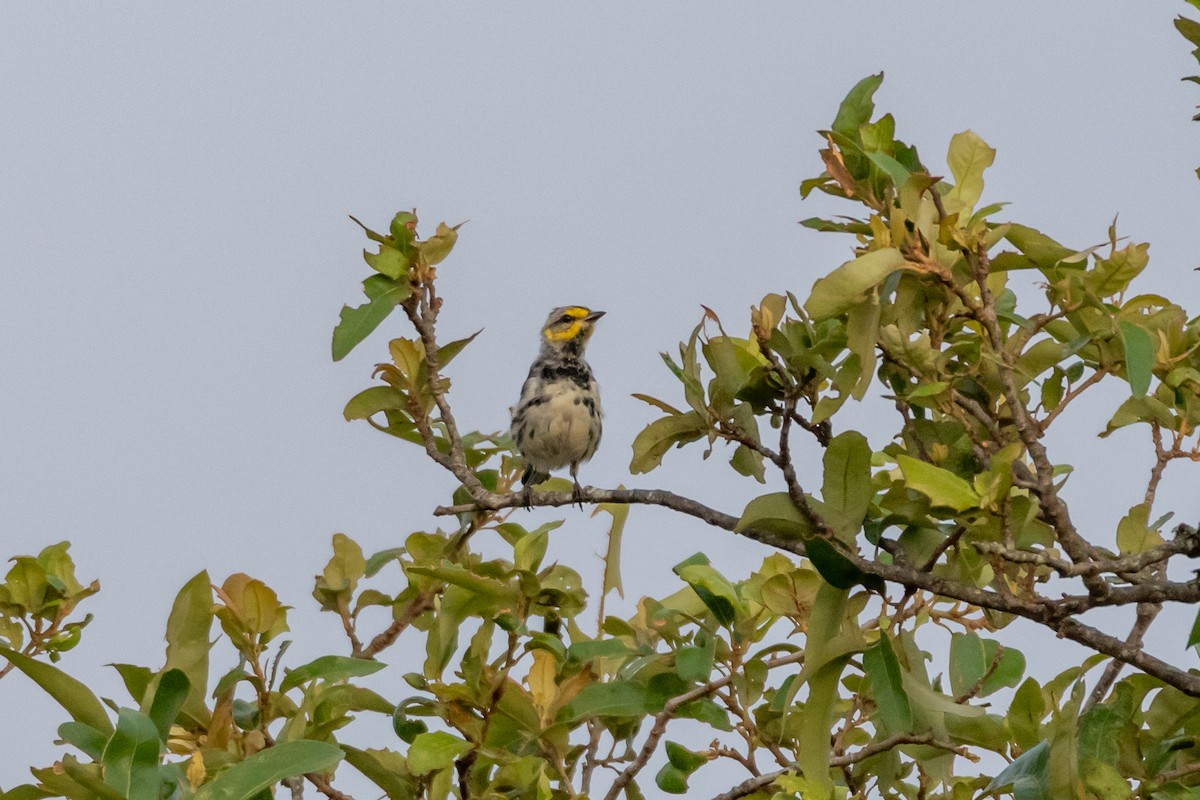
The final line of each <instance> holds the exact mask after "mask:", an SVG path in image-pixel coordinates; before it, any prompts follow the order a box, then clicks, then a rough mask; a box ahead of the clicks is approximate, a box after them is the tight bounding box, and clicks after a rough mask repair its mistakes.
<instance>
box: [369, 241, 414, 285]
mask: <svg viewBox="0 0 1200 800" xmlns="http://www.w3.org/2000/svg"><path fill="white" fill-rule="evenodd" d="M363 261H366V262H367V266H369V267H370V268H371V269H373V270H375V271H376V272H379V273H382V274H383V275H385V276H387V277H388V278H391V279H392V280H399V279H400V278H402V277H404V276H405V275H406V274H407V273H408V267H409V264H410V262H409V260H408V256H406V255H404V254H403V253H401V252H400V251H399V250H397V249H396V248H394V247H389V246H388V245H386V244H380V245H379V252H378V253H371V252H368V251H367V250H363Z"/></svg>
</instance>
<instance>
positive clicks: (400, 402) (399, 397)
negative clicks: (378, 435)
mask: <svg viewBox="0 0 1200 800" xmlns="http://www.w3.org/2000/svg"><path fill="white" fill-rule="evenodd" d="M407 410H408V397H407V396H406V395H405V394H404V392H401V391H400V390H399V389H397V388H396V387H395V386H372V387H370V388H368V389H363V390H362V391H361V392H359V393H358V394H356V395H354V397H351V398H350V400H349V401H348V402H347V403H346V408H345V409H344V410H343V411H342V416H343V417H344V418H345V419H346V421H347V422H351V421H353V420H356V419H370V418H371V417H373V416H375V415H376V414H378V413H379V412H381V411H407Z"/></svg>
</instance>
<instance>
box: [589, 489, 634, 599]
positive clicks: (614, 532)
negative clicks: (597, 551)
mask: <svg viewBox="0 0 1200 800" xmlns="http://www.w3.org/2000/svg"><path fill="white" fill-rule="evenodd" d="M618 488H620V487H618ZM601 511H603V512H606V513H608V514H610V515H611V516H612V525H611V526H610V527H609V529H608V547H607V549H606V550H605V552H604V580H603V581H602V583H601V586H600V596H601V597H605V596H606V595H607V594H608V593H609V592H612V591H615V592H616V593H617V594H618V595H620V596H621V597H624V596H625V589H624V588H623V587H622V586H621V536H622V534H623V533H624V532H625V521H626V520H627V519H629V506H628V505H627V504H624V503H600V504H599V505H597V506H596V510H595V511H593V512H592V516H596V514H599V513H600V512H601Z"/></svg>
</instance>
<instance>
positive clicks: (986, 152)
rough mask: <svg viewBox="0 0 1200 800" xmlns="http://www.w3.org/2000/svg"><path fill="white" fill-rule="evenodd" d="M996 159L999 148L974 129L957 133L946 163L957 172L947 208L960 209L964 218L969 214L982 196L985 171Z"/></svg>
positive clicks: (947, 197)
mask: <svg viewBox="0 0 1200 800" xmlns="http://www.w3.org/2000/svg"><path fill="white" fill-rule="evenodd" d="M995 160H996V151H995V150H994V149H992V148H991V147H988V144H987V142H985V141H984V140H983V139H981V138H979V136H978V135H977V134H976V133H975V132H974V131H969V130H967V131H963V132H962V133H956V134H954V136H953V138H951V139H950V151H949V152H948V153H947V154H946V163H947V164H948V165H949V167H950V172H951V174H953V175H954V188H953V189H951V190H950V191H949V192H947V193H946V198H945V199H946V210H947V211H949V212H950V213H953V212H954V211H958V212H960V215H961V217H962V218H966V217H967V216H969V214H970V209H972V208H974V207H975V204H976V203H977V202H979V198H980V197H981V196H982V195H983V172H984V170H986V169H987V168H988V167H990V166H991V165H992V163H993V162H994V161H995Z"/></svg>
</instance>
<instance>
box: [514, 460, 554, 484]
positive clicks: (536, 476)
mask: <svg viewBox="0 0 1200 800" xmlns="http://www.w3.org/2000/svg"><path fill="white" fill-rule="evenodd" d="M547 480H550V474H549V473H547V472H538V471H537V470H536V469H534V468H533V467H531V466H529V465H528V464H526V465H525V472H524V474H522V475H521V486H526V487H527V486H536V485H538V484H539V483H541V482H542V481H547Z"/></svg>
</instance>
